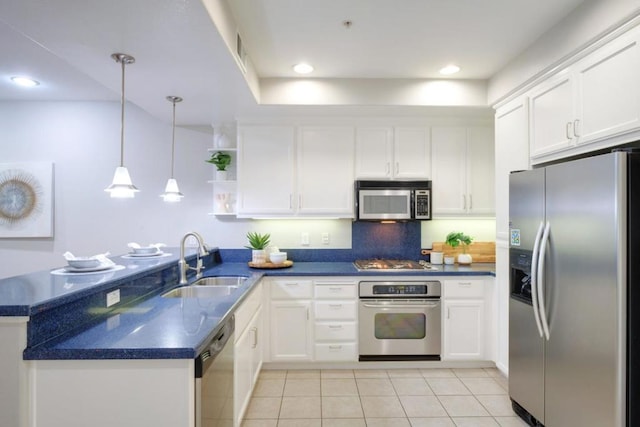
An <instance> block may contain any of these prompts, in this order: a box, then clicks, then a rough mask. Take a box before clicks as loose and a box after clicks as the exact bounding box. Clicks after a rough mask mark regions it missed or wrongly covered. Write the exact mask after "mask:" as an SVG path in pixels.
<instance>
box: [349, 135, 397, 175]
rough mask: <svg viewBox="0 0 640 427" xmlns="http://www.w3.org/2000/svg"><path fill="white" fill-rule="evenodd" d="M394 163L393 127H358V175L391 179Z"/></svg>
mask: <svg viewBox="0 0 640 427" xmlns="http://www.w3.org/2000/svg"><path fill="white" fill-rule="evenodd" d="M392 164H393V128H390V127H366V128H363V127H359V128H357V129H356V177H357V178H358V179H391V178H392V171H393V169H392V167H391V165H392Z"/></svg>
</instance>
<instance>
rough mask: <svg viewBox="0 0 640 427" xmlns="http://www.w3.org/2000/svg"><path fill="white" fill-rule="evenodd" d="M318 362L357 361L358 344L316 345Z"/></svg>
mask: <svg viewBox="0 0 640 427" xmlns="http://www.w3.org/2000/svg"><path fill="white" fill-rule="evenodd" d="M315 360H316V361H357V360H358V348H357V346H356V343H354V342H353V343H331V344H329V343H327V344H324V343H322V344H316V357H315Z"/></svg>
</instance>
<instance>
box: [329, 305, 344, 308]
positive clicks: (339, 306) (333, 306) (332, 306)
mask: <svg viewBox="0 0 640 427" xmlns="http://www.w3.org/2000/svg"><path fill="white" fill-rule="evenodd" d="M329 307H331V308H342V304H329Z"/></svg>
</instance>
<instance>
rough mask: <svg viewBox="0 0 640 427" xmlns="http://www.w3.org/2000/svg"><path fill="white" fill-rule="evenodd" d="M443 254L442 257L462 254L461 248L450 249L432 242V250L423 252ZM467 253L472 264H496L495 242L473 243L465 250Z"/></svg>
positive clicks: (447, 246) (445, 245) (442, 243)
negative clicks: (471, 259)
mask: <svg viewBox="0 0 640 427" xmlns="http://www.w3.org/2000/svg"><path fill="white" fill-rule="evenodd" d="M424 252H425V255H426V254H428V253H430V252H443V253H444V256H456V255H458V254H461V253H462V247H461V246H458V247H457V248H452V247H451V246H449V245H447V244H445V243H444V242H433V245H432V249H431V250H430V251H429V250H427V251H424ZM467 253H468V254H470V255H471V257H472V258H473V262H496V242H473V243H471V244H470V245H469V247H468V248H467Z"/></svg>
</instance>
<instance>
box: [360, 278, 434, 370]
mask: <svg viewBox="0 0 640 427" xmlns="http://www.w3.org/2000/svg"><path fill="white" fill-rule="evenodd" d="M359 295H360V305H359V316H358V322H359V343H358V344H359V349H360V358H359V360H360V361H374V360H440V350H441V316H440V313H441V306H440V296H441V284H440V282H439V281H435V280H428V281H362V282H360V283H359Z"/></svg>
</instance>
